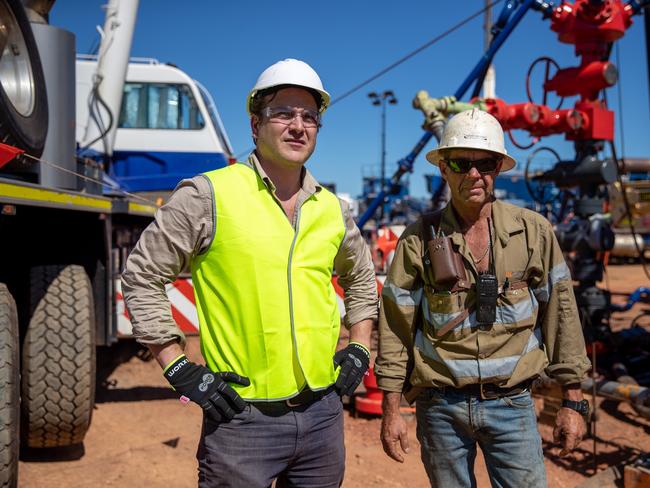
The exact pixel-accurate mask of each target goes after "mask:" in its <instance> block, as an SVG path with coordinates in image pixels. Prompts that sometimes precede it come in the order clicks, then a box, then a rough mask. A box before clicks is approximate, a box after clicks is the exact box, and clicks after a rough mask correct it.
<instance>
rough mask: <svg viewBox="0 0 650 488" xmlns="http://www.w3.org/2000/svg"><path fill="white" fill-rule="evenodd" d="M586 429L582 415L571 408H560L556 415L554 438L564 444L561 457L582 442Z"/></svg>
mask: <svg viewBox="0 0 650 488" xmlns="http://www.w3.org/2000/svg"><path fill="white" fill-rule="evenodd" d="M586 431H587V428H586V425H585V420H584V419H583V418H582V415H580V414H579V413H578V412H576V411H575V410H571V409H570V408H566V407H562V408H560V409H559V410H558V412H557V416H556V417H555V429H554V430H553V439H554V440H555V442H559V443H560V444H561V445H562V450H561V451H560V457H564V456H566V455H568V454H569V453H570V452H571V451H573V450H574V449H575V448H576V447H577V446H578V444H580V441H581V440H582V438H583V437H584V435H585V433H586Z"/></svg>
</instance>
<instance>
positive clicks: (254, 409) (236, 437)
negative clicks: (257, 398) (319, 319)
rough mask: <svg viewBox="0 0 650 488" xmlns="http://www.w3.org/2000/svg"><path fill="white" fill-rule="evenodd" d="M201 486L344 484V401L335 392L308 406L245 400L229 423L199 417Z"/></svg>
mask: <svg viewBox="0 0 650 488" xmlns="http://www.w3.org/2000/svg"><path fill="white" fill-rule="evenodd" d="M196 457H197V459H198V461H199V487H201V488H208V487H210V488H212V487H217V486H218V487H233V488H267V487H270V486H271V483H272V482H273V480H274V479H277V485H276V486H277V487H320V488H334V487H338V486H340V485H341V483H342V482H343V474H344V470H345V446H344V444H343V405H342V403H341V398H340V397H339V396H338V394H337V393H336V391H332V392H330V393H328V394H327V395H325V396H324V397H323V398H321V399H320V400H317V401H315V402H313V403H311V404H309V405H306V406H299V407H295V408H289V407H287V406H286V404H284V403H283V402H274V403H272V404H264V403H255V404H251V403H249V404H248V405H247V406H246V409H245V410H244V411H243V412H242V413H240V414H237V415H236V416H235V418H233V419H232V420H231V421H230V422H223V423H215V422H213V421H211V420H210V419H207V418H206V417H205V415H204V417H203V430H202V432H201V441H200V443H199V449H198V452H197V455H196Z"/></svg>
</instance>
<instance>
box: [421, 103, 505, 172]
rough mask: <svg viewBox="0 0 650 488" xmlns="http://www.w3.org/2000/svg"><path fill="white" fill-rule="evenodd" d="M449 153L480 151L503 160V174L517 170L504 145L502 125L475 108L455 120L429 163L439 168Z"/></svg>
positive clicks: (429, 156) (429, 157) (430, 153)
mask: <svg viewBox="0 0 650 488" xmlns="http://www.w3.org/2000/svg"><path fill="white" fill-rule="evenodd" d="M448 149H480V150H481V151H488V152H491V153H494V154H497V155H499V156H500V157H501V158H503V164H502V166H501V171H508V170H509V169H512V168H514V166H515V160H514V159H513V158H512V157H511V156H508V152H507V151H506V148H505V146H504V143H503V129H502V128H501V124H500V123H499V121H498V120H497V119H496V118H494V117H493V116H492V115H490V114H489V113H487V112H484V111H483V110H479V109H478V108H473V109H470V110H465V111H464V112H460V113H459V114H456V115H455V116H453V117H452V118H451V120H450V121H449V122H448V123H447V127H445V131H444V132H443V134H442V139H441V141H440V144H438V147H437V148H436V149H434V150H433V151H429V152H428V153H427V161H429V162H430V163H431V164H435V165H436V166H437V165H438V162H439V161H440V159H442V155H441V152H442V151H445V150H448Z"/></svg>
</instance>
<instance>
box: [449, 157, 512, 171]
mask: <svg viewBox="0 0 650 488" xmlns="http://www.w3.org/2000/svg"><path fill="white" fill-rule="evenodd" d="M500 162H501V160H500V159H496V158H484V159H475V160H471V159H446V160H445V163H446V164H447V166H448V167H449V168H450V169H451V170H452V171H453V172H454V173H458V174H465V173H469V170H470V169H472V168H476V169H477V170H478V172H479V173H481V174H487V173H494V172H496V170H497V168H498V167H499V163H500Z"/></svg>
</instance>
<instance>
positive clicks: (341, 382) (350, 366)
mask: <svg viewBox="0 0 650 488" xmlns="http://www.w3.org/2000/svg"><path fill="white" fill-rule="evenodd" d="M334 365H335V366H341V372H340V373H339V377H338V378H337V380H336V384H335V385H334V386H335V387H336V390H337V391H338V392H339V395H352V393H354V390H356V389H357V386H359V383H361V380H362V379H363V375H364V374H366V371H368V366H370V352H368V349H366V348H365V347H364V346H362V345H361V344H358V343H356V342H351V343H350V344H348V347H346V348H345V349H341V350H340V351H339V352H337V353H336V354H334Z"/></svg>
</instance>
